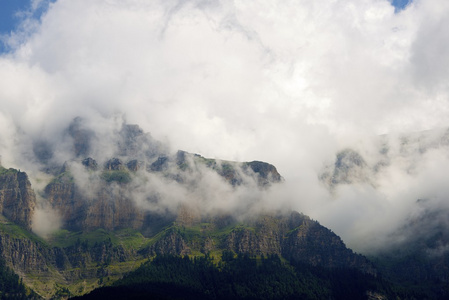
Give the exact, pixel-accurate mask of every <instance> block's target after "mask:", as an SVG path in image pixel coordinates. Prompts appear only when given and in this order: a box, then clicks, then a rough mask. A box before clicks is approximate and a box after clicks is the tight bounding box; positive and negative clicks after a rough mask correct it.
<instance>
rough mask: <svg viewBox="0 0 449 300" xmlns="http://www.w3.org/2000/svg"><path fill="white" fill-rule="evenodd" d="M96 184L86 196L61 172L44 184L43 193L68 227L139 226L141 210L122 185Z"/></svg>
mask: <svg viewBox="0 0 449 300" xmlns="http://www.w3.org/2000/svg"><path fill="white" fill-rule="evenodd" d="M97 188H98V191H96V192H94V193H93V196H90V197H88V196H86V195H85V194H83V193H82V191H81V190H80V189H79V188H78V187H77V186H76V184H75V182H74V180H73V178H71V176H70V175H67V174H65V175H63V176H61V177H60V178H58V180H54V181H53V182H51V183H50V184H48V185H47V187H46V188H45V196H46V198H47V199H48V201H49V203H50V204H51V205H52V207H53V208H54V209H56V210H57V211H58V212H59V214H60V216H61V218H62V220H63V223H64V227H65V228H67V229H70V230H88V231H89V230H94V229H98V228H103V229H107V230H116V229H121V228H133V229H141V228H142V225H143V220H144V213H143V212H142V211H141V210H139V209H138V208H137V207H136V206H135V204H134V202H133V201H132V199H130V198H129V197H128V196H127V193H126V188H125V187H123V186H121V185H119V184H117V183H115V182H112V183H110V184H108V183H106V182H101V183H100V184H99V186H98V187H97Z"/></svg>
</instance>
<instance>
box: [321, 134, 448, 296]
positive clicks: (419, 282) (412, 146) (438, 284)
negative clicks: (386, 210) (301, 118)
mask: <svg viewBox="0 0 449 300" xmlns="http://www.w3.org/2000/svg"><path fill="white" fill-rule="evenodd" d="M448 137H449V130H447V129H444V130H429V131H423V132H416V133H412V134H402V135H399V136H395V137H392V136H380V137H378V138H377V140H376V141H375V143H374V145H375V146H374V147H373V148H372V149H369V150H370V151H366V149H360V148H359V149H355V148H345V149H342V150H341V151H339V152H338V153H336V154H335V158H334V160H333V161H331V162H330V163H328V164H327V165H326V166H325V167H324V168H323V170H322V172H321V174H320V176H319V178H320V180H321V182H322V183H323V186H325V187H326V188H327V189H328V190H329V192H330V193H331V194H333V195H336V194H338V193H339V192H341V191H342V190H343V189H345V188H346V189H347V188H349V187H354V188H357V187H359V188H360V186H368V187H369V188H371V189H373V190H375V191H378V192H379V194H380V195H382V197H383V198H386V199H388V201H390V202H393V201H397V202H398V203H397V204H396V205H397V207H400V205H401V202H402V203H407V206H405V205H403V204H402V205H403V206H404V207H403V208H402V210H403V211H404V212H402V211H399V212H401V213H402V214H403V216H401V215H398V216H396V219H395V220H393V222H392V221H391V220H388V219H384V222H385V223H387V224H388V223H392V224H397V225H396V226H392V227H389V228H388V231H386V232H383V233H382V235H384V238H383V243H382V244H380V245H379V244H377V245H376V248H375V249H373V250H371V251H367V253H366V255H367V256H368V257H370V259H371V260H372V261H373V262H374V263H375V265H376V267H377V269H378V271H379V272H380V273H382V274H383V276H384V277H385V278H388V279H389V280H391V281H392V282H396V283H398V284H399V285H400V286H402V288H403V289H404V290H407V291H408V292H409V293H414V295H415V296H416V297H417V298H423V299H424V298H426V299H447V298H448V297H449V289H448V288H447V284H448V282H449V278H448V270H449V251H448V250H449V227H448V225H449V220H448V215H449V208H448V206H447V203H448V198H447V194H446V192H445V188H446V186H447V183H446V182H444V179H443V178H445V177H444V176H445V173H444V172H445V171H446V169H445V165H444V162H445V160H444V159H441V157H443V158H445V157H447V155H448V154H449V143H448V141H449V138H448ZM363 150H365V151H363ZM373 153H374V155H373ZM436 162H438V163H436ZM439 164H441V166H440V165H439ZM429 166H430V168H433V169H430V170H429V169H428V168H429ZM440 168H441V169H440ZM400 172H401V175H402V177H401V180H398V181H397V183H398V185H399V188H400V189H410V190H412V191H413V192H408V193H407V192H405V193H404V194H405V197H406V199H403V198H402V197H401V198H398V197H397V196H396V197H393V196H391V195H390V194H389V193H388V191H385V190H382V184H385V181H386V179H385V178H390V179H393V180H394V178H392V177H391V174H394V176H397V177H396V178H399V177H398V173H400ZM422 174H424V175H422ZM388 176H390V177H388ZM402 178H405V180H409V181H410V183H411V184H410V185H409V186H407V185H405V184H404V181H405V180H404V179H402ZM440 178H442V180H441V181H439V179H440ZM420 185H421V186H422V187H420ZM415 194H416V196H415ZM414 197H416V198H414ZM360 201H362V200H360ZM373 244H375V243H373Z"/></svg>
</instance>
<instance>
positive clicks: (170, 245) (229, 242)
mask: <svg viewBox="0 0 449 300" xmlns="http://www.w3.org/2000/svg"><path fill="white" fill-rule="evenodd" d="M204 221H206V220H202V222H201V221H198V222H197V223H193V224H190V225H189V226H184V225H181V226H179V225H177V226H175V227H173V228H171V229H170V230H168V231H167V232H166V233H165V234H163V235H162V236H161V238H160V239H159V240H158V241H157V242H156V243H155V244H153V245H152V246H150V247H149V248H147V249H146V250H145V251H144V253H146V254H147V255H154V254H161V253H169V254H177V255H184V254H190V253H194V252H202V253H207V252H210V251H214V250H230V251H233V252H235V253H247V254H250V255H268V254H277V255H280V256H283V257H285V258H286V259H288V260H295V261H298V262H303V263H307V264H310V265H313V266H321V267H325V268H339V267H341V268H355V269H359V270H361V271H363V272H365V273H369V274H376V269H375V268H374V267H373V265H372V263H371V262H369V261H368V260H367V259H366V258H365V257H363V256H361V255H359V254H355V253H354V252H352V250H350V249H348V248H346V246H345V244H344V243H343V241H342V240H341V239H340V238H339V237H338V236H337V235H336V234H334V233H333V232H332V231H330V230H329V229H327V228H325V227H323V226H321V225H320V224H319V223H318V222H316V221H313V220H311V219H310V218H309V217H307V216H305V215H302V214H299V213H296V212H292V213H290V214H288V215H260V216H257V217H254V218H253V219H252V220H249V221H246V222H245V223H240V222H236V221H235V220H234V221H233V222H232V224H231V225H230V224H227V225H226V226H225V227H221V226H220V225H219V224H220V221H219V219H217V222H215V221H216V220H215V219H210V220H208V221H209V222H212V223H204Z"/></svg>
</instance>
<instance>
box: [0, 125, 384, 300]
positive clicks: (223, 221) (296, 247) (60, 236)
mask: <svg viewBox="0 0 449 300" xmlns="http://www.w3.org/2000/svg"><path fill="white" fill-rule="evenodd" d="M64 134H65V135H64V141H65V142H66V143H67V145H65V146H64V149H71V150H70V153H71V154H70V155H71V156H70V157H71V158H70V159H68V160H65V161H59V160H58V159H59V158H60V157H62V156H58V155H56V154H57V152H58V151H57V149H58V147H59V145H57V144H54V143H52V142H49V141H36V142H35V143H33V146H34V151H33V153H34V155H35V159H36V160H37V161H39V163H40V164H41V170H42V172H45V173H46V174H47V175H46V176H47V177H48V176H51V177H52V178H51V180H49V182H48V183H47V184H46V185H45V187H44V188H43V190H41V191H38V193H39V196H40V197H39V203H36V197H35V194H34V191H33V189H32V188H31V184H30V182H29V180H28V177H27V175H26V174H25V173H24V172H20V171H17V170H13V169H9V170H6V169H2V170H1V172H0V200H1V202H0V204H1V213H2V214H1V222H0V254H1V256H2V257H3V258H4V259H5V261H6V263H7V265H9V266H11V267H12V268H13V269H14V270H15V272H17V273H18V274H19V275H21V276H22V277H23V279H24V282H25V283H26V284H27V285H28V286H30V287H31V288H33V289H34V290H35V291H36V292H38V293H39V294H40V295H42V296H44V297H59V296H61V297H62V296H68V295H80V294H84V293H86V292H88V291H90V290H92V289H93V288H95V287H98V286H101V285H104V284H111V283H112V282H113V281H114V280H116V279H118V278H120V277H121V276H123V274H124V273H126V272H129V271H131V270H133V269H135V268H137V267H138V266H139V265H140V264H141V263H142V262H144V261H146V260H148V259H151V258H153V257H154V256H160V255H165V254H172V255H186V254H187V255H190V256H194V257H197V256H199V257H204V256H210V257H213V258H214V259H216V260H218V259H219V258H220V257H221V256H222V254H223V253H228V252H229V253H236V254H246V255H250V256H254V257H261V256H267V255H277V256H279V257H282V258H283V259H285V260H286V261H290V262H296V263H299V264H305V265H307V266H312V267H316V268H325V269H341V268H345V269H346V268H352V269H356V270H358V272H361V273H362V274H370V276H376V275H377V270H376V269H375V268H374V266H373V265H372V263H371V262H369V261H368V260H367V259H366V258H365V257H363V256H361V255H358V254H355V253H353V252H352V251H351V250H350V249H348V248H346V246H345V244H344V243H343V241H342V240H341V239H340V238H339V237H338V236H337V235H335V234H334V233H333V232H331V231H330V230H329V229H327V228H325V227H323V226H321V225H320V224H319V223H318V222H316V221H313V220H311V219H310V218H308V217H307V216H305V215H302V214H299V213H296V212H283V213H281V212H278V213H277V212H273V211H265V210H264V209H263V208H262V207H260V205H259V203H260V201H261V199H262V198H263V197H264V195H265V193H266V191H268V190H269V189H270V188H272V186H273V185H276V184H282V181H283V178H282V177H281V175H280V174H279V173H278V171H277V170H276V168H275V167H274V166H273V165H271V164H268V163H265V162H260V161H252V162H233V161H222V160H217V159H208V158H204V157H202V156H200V155H198V154H191V153H188V152H185V151H177V152H175V153H171V152H170V151H169V150H168V148H167V147H166V146H164V145H163V144H162V143H160V142H158V141H156V140H154V139H153V138H152V137H151V136H150V135H149V134H147V133H144V132H143V130H142V129H140V128H139V127H138V126H137V125H129V124H122V125H121V127H120V128H119V129H117V130H112V131H111V132H102V133H101V134H100V133H98V132H96V131H95V130H94V129H92V128H91V127H90V126H89V124H87V123H86V122H85V121H84V120H82V119H79V118H77V119H75V120H74V121H73V122H72V124H71V125H70V127H69V128H68V129H67V130H66V131H65V132H64ZM65 158H66V159H67V157H65ZM342 164H343V162H342ZM46 208H47V209H48V210H47V211H45V213H47V214H48V213H50V214H56V216H53V217H56V219H58V220H60V224H58V225H59V226H58V227H57V228H56V227H55V228H54V229H53V231H48V230H47V232H48V234H47V235H46V236H44V237H38V236H36V235H35V234H34V233H33V232H32V230H33V229H35V228H37V227H38V226H40V225H41V224H39V223H33V220H34V219H33V214H35V213H36V212H39V213H41V214H42V210H45V209H46Z"/></svg>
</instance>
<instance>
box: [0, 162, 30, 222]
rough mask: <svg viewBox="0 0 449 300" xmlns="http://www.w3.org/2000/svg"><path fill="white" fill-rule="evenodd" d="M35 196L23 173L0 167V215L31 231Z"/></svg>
mask: <svg viewBox="0 0 449 300" xmlns="http://www.w3.org/2000/svg"><path fill="white" fill-rule="evenodd" d="M35 206H36V196H35V194H34V191H33V189H32V188H31V183H30V181H29V180H28V176H27V174H26V173H24V172H20V171H17V170H14V169H8V170H7V169H5V168H3V167H0V213H1V214H3V215H4V216H5V217H6V218H8V219H9V220H11V221H13V222H15V223H17V224H20V225H22V226H23V227H25V228H26V229H28V230H31V225H32V219H33V214H34V209H35Z"/></svg>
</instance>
